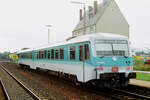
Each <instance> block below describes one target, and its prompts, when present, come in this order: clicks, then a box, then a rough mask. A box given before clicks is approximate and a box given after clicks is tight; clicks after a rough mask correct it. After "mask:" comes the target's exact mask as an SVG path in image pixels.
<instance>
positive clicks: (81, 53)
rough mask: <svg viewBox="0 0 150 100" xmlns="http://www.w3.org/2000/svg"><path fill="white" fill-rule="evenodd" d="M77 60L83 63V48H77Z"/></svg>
mask: <svg viewBox="0 0 150 100" xmlns="http://www.w3.org/2000/svg"><path fill="white" fill-rule="evenodd" d="M79 60H80V61H83V46H80V47H79Z"/></svg>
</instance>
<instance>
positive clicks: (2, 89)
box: [0, 79, 10, 100]
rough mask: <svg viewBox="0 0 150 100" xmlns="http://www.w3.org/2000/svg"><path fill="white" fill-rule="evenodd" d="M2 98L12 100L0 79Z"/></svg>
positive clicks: (0, 94)
mask: <svg viewBox="0 0 150 100" xmlns="http://www.w3.org/2000/svg"><path fill="white" fill-rule="evenodd" d="M0 97H1V100H10V97H9V96H8V93H7V91H6V88H5V86H4V83H3V81H2V80H1V79H0Z"/></svg>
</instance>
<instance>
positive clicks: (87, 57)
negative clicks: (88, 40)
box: [84, 44, 90, 60]
mask: <svg viewBox="0 0 150 100" xmlns="http://www.w3.org/2000/svg"><path fill="white" fill-rule="evenodd" d="M84 50H85V60H89V59H90V51H89V45H88V44H85V45H84Z"/></svg>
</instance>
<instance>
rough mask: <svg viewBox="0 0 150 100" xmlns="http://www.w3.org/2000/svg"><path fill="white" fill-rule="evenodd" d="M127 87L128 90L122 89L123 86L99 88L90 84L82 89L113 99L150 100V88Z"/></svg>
mask: <svg viewBox="0 0 150 100" xmlns="http://www.w3.org/2000/svg"><path fill="white" fill-rule="evenodd" d="M131 87H132V88H131ZM126 88H127V89H126V90H125V89H121V88H120V89H119V88H98V87H95V86H91V85H89V86H86V87H85V89H83V87H81V90H84V91H89V92H91V93H95V94H96V95H101V96H103V97H106V98H107V99H111V100H150V89H147V88H143V87H140V88H141V91H139V92H138V91H136V92H134V91H132V90H129V89H133V88H134V89H135V88H138V89H139V87H137V86H129V87H126ZM143 92H144V93H143ZM146 92H147V93H146ZM145 93H146V94H145Z"/></svg>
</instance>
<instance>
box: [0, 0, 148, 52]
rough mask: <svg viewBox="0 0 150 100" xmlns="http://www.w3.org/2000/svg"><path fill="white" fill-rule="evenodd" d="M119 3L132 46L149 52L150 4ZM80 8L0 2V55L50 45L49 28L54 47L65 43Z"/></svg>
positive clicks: (59, 1) (48, 1) (49, 0)
mask: <svg viewBox="0 0 150 100" xmlns="http://www.w3.org/2000/svg"><path fill="white" fill-rule="evenodd" d="M76 1H81V2H86V3H87V4H88V5H93V3H92V2H93V0H76ZM100 1H102V0H98V2H99V3H100ZM116 2H117V4H118V5H119V7H120V9H121V11H122V13H123V14H124V16H125V18H126V19H127V21H128V23H129V25H130V41H131V43H132V45H133V46H134V47H136V48H141V47H143V48H144V47H147V48H150V0H116ZM80 8H83V6H81V5H76V4H71V3H70V0H0V52H1V51H15V50H18V49H20V48H24V47H29V48H31V47H36V46H39V45H44V44H47V28H46V27H45V25H47V24H50V25H52V26H53V27H52V28H51V29H50V30H51V32H50V42H51V43H54V42H57V41H61V40H64V39H65V38H67V37H69V36H71V32H72V30H73V29H74V27H75V26H76V24H77V23H78V21H79V9H80Z"/></svg>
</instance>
